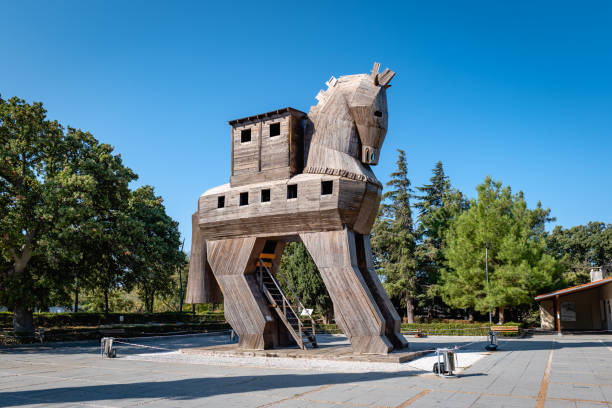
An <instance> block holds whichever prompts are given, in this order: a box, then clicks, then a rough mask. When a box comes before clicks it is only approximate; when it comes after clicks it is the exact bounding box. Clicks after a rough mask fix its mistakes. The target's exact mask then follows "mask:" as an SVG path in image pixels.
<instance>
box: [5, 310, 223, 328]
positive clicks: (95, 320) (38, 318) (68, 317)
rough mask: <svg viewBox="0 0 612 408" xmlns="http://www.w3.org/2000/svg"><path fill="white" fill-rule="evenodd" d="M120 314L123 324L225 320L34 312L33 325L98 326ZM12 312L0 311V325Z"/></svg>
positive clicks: (8, 323) (9, 321)
mask: <svg viewBox="0 0 612 408" xmlns="http://www.w3.org/2000/svg"><path fill="white" fill-rule="evenodd" d="M120 316H123V324H146V323H213V322H216V323H221V322H225V316H224V315H223V312H209V313H206V314H200V315H193V314H191V313H185V312H183V313H179V312H168V313H153V314H146V313H109V314H104V313H88V312H78V313H34V326H36V327H75V326H100V325H108V324H120V323H121V321H120ZM12 325H13V314H12V313H10V312H0V327H12Z"/></svg>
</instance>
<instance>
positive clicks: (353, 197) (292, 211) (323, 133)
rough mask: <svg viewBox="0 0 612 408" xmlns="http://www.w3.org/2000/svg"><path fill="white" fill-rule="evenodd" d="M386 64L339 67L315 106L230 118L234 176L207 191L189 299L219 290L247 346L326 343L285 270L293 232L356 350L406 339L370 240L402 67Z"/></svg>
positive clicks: (212, 297)
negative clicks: (280, 274)
mask: <svg viewBox="0 0 612 408" xmlns="http://www.w3.org/2000/svg"><path fill="white" fill-rule="evenodd" d="M379 69H380V64H378V63H375V64H374V68H373V70H372V73H371V74H359V75H347V76H342V77H340V78H337V79H336V78H334V77H331V79H330V80H329V81H328V82H326V85H327V90H326V91H320V92H319V94H318V95H317V97H316V98H317V100H318V104H317V105H316V106H313V107H312V108H311V109H310V112H309V113H308V115H306V114H305V113H304V112H300V111H298V110H296V109H292V108H284V109H279V110H276V111H272V112H267V113H263V114H260V115H255V116H250V117H246V118H242V119H236V120H232V121H230V122H229V124H230V125H231V128H232V131H231V143H232V170H231V177H230V183H229V184H224V185H222V186H218V187H215V188H212V189H210V190H208V191H206V192H205V193H204V194H203V195H202V196H201V197H200V198H199V201H198V210H197V211H196V212H195V213H194V214H193V216H192V223H193V237H192V244H191V264H190V268H189V281H188V288H187V299H186V302H187V303H193V304H195V303H208V302H212V303H219V302H220V300H221V293H220V291H221V292H222V293H223V299H224V308H225V316H226V319H227V321H228V322H229V323H230V325H231V326H232V327H233V329H234V330H235V331H236V333H237V334H238V335H239V337H240V342H239V347H241V348H246V349H268V348H273V347H277V346H282V345H286V344H288V342H290V341H291V339H293V340H294V341H296V342H297V343H298V345H299V346H300V347H301V348H306V346H307V345H310V346H313V347H316V339H315V337H314V336H315V332H314V325H313V327H311V328H306V327H304V325H303V324H302V322H301V321H300V319H299V316H298V313H297V310H296V307H295V305H292V303H293V304H294V303H296V302H295V301H293V302H290V301H289V300H287V297H286V296H285V294H284V293H283V291H282V290H281V288H280V286H279V285H278V282H277V281H276V279H275V274H276V271H277V268H278V265H279V261H280V258H281V255H282V253H283V248H284V246H285V244H286V243H287V242H290V241H301V242H303V243H304V244H305V245H306V248H307V249H308V251H309V252H310V254H311V256H312V258H313V260H314V262H315V263H316V265H317V267H318V269H319V271H320V273H321V276H322V278H323V282H324V283H325V286H326V287H327V290H328V292H329V295H330V297H331V299H332V301H333V304H334V312H335V320H336V323H337V324H338V326H339V327H340V329H341V330H342V331H343V332H344V333H345V334H346V336H347V337H348V338H349V340H350V342H351V345H352V349H353V351H354V352H355V353H383V354H384V353H388V352H389V351H391V350H392V349H394V348H401V347H404V346H406V345H407V342H406V340H405V338H404V337H403V336H402V335H401V334H400V318H399V316H398V314H397V312H396V311H395V308H394V307H393V305H392V304H391V302H390V300H389V297H388V296H387V293H386V292H385V290H384V288H383V287H382V285H381V283H380V281H379V279H378V277H377V275H376V273H375V272H374V268H373V264H372V250H371V247H370V237H369V234H370V230H371V228H372V224H373V223H374V219H375V217H376V215H377V212H378V206H379V203H380V199H381V191H382V185H381V183H380V182H379V181H378V180H377V179H376V177H375V176H374V173H373V172H372V170H371V169H370V166H371V165H375V164H377V163H378V156H379V152H380V148H381V146H382V143H383V141H384V138H385V135H386V133H387V119H388V116H387V95H386V90H387V88H388V87H389V86H390V85H389V82H390V81H391V79H392V78H393V76H394V75H395V73H394V72H393V71H390V70H389V69H386V70H384V71H383V72H382V73H379ZM298 303H299V302H298ZM302 307H303V306H302Z"/></svg>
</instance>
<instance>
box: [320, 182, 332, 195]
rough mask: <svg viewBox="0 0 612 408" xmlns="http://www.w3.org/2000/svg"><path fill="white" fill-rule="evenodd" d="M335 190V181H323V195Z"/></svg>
mask: <svg viewBox="0 0 612 408" xmlns="http://www.w3.org/2000/svg"><path fill="white" fill-rule="evenodd" d="M333 192H334V181H333V180H327V181H322V182H321V195H329V194H332V193H333Z"/></svg>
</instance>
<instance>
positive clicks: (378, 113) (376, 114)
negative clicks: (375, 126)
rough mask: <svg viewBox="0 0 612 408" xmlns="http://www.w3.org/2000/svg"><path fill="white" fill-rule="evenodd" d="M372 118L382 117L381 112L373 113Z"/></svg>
mask: <svg viewBox="0 0 612 408" xmlns="http://www.w3.org/2000/svg"><path fill="white" fill-rule="evenodd" d="M374 116H378V117H379V118H380V117H382V112H381V111H376V112H374Z"/></svg>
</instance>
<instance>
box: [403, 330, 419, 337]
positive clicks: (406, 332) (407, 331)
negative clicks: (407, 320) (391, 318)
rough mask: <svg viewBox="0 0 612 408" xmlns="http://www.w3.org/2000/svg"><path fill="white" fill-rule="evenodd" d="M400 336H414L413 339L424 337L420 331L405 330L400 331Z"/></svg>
mask: <svg viewBox="0 0 612 408" xmlns="http://www.w3.org/2000/svg"><path fill="white" fill-rule="evenodd" d="M402 334H408V335H414V337H424V336H425V335H424V334H423V332H422V331H421V329H416V330H405V331H402Z"/></svg>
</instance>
